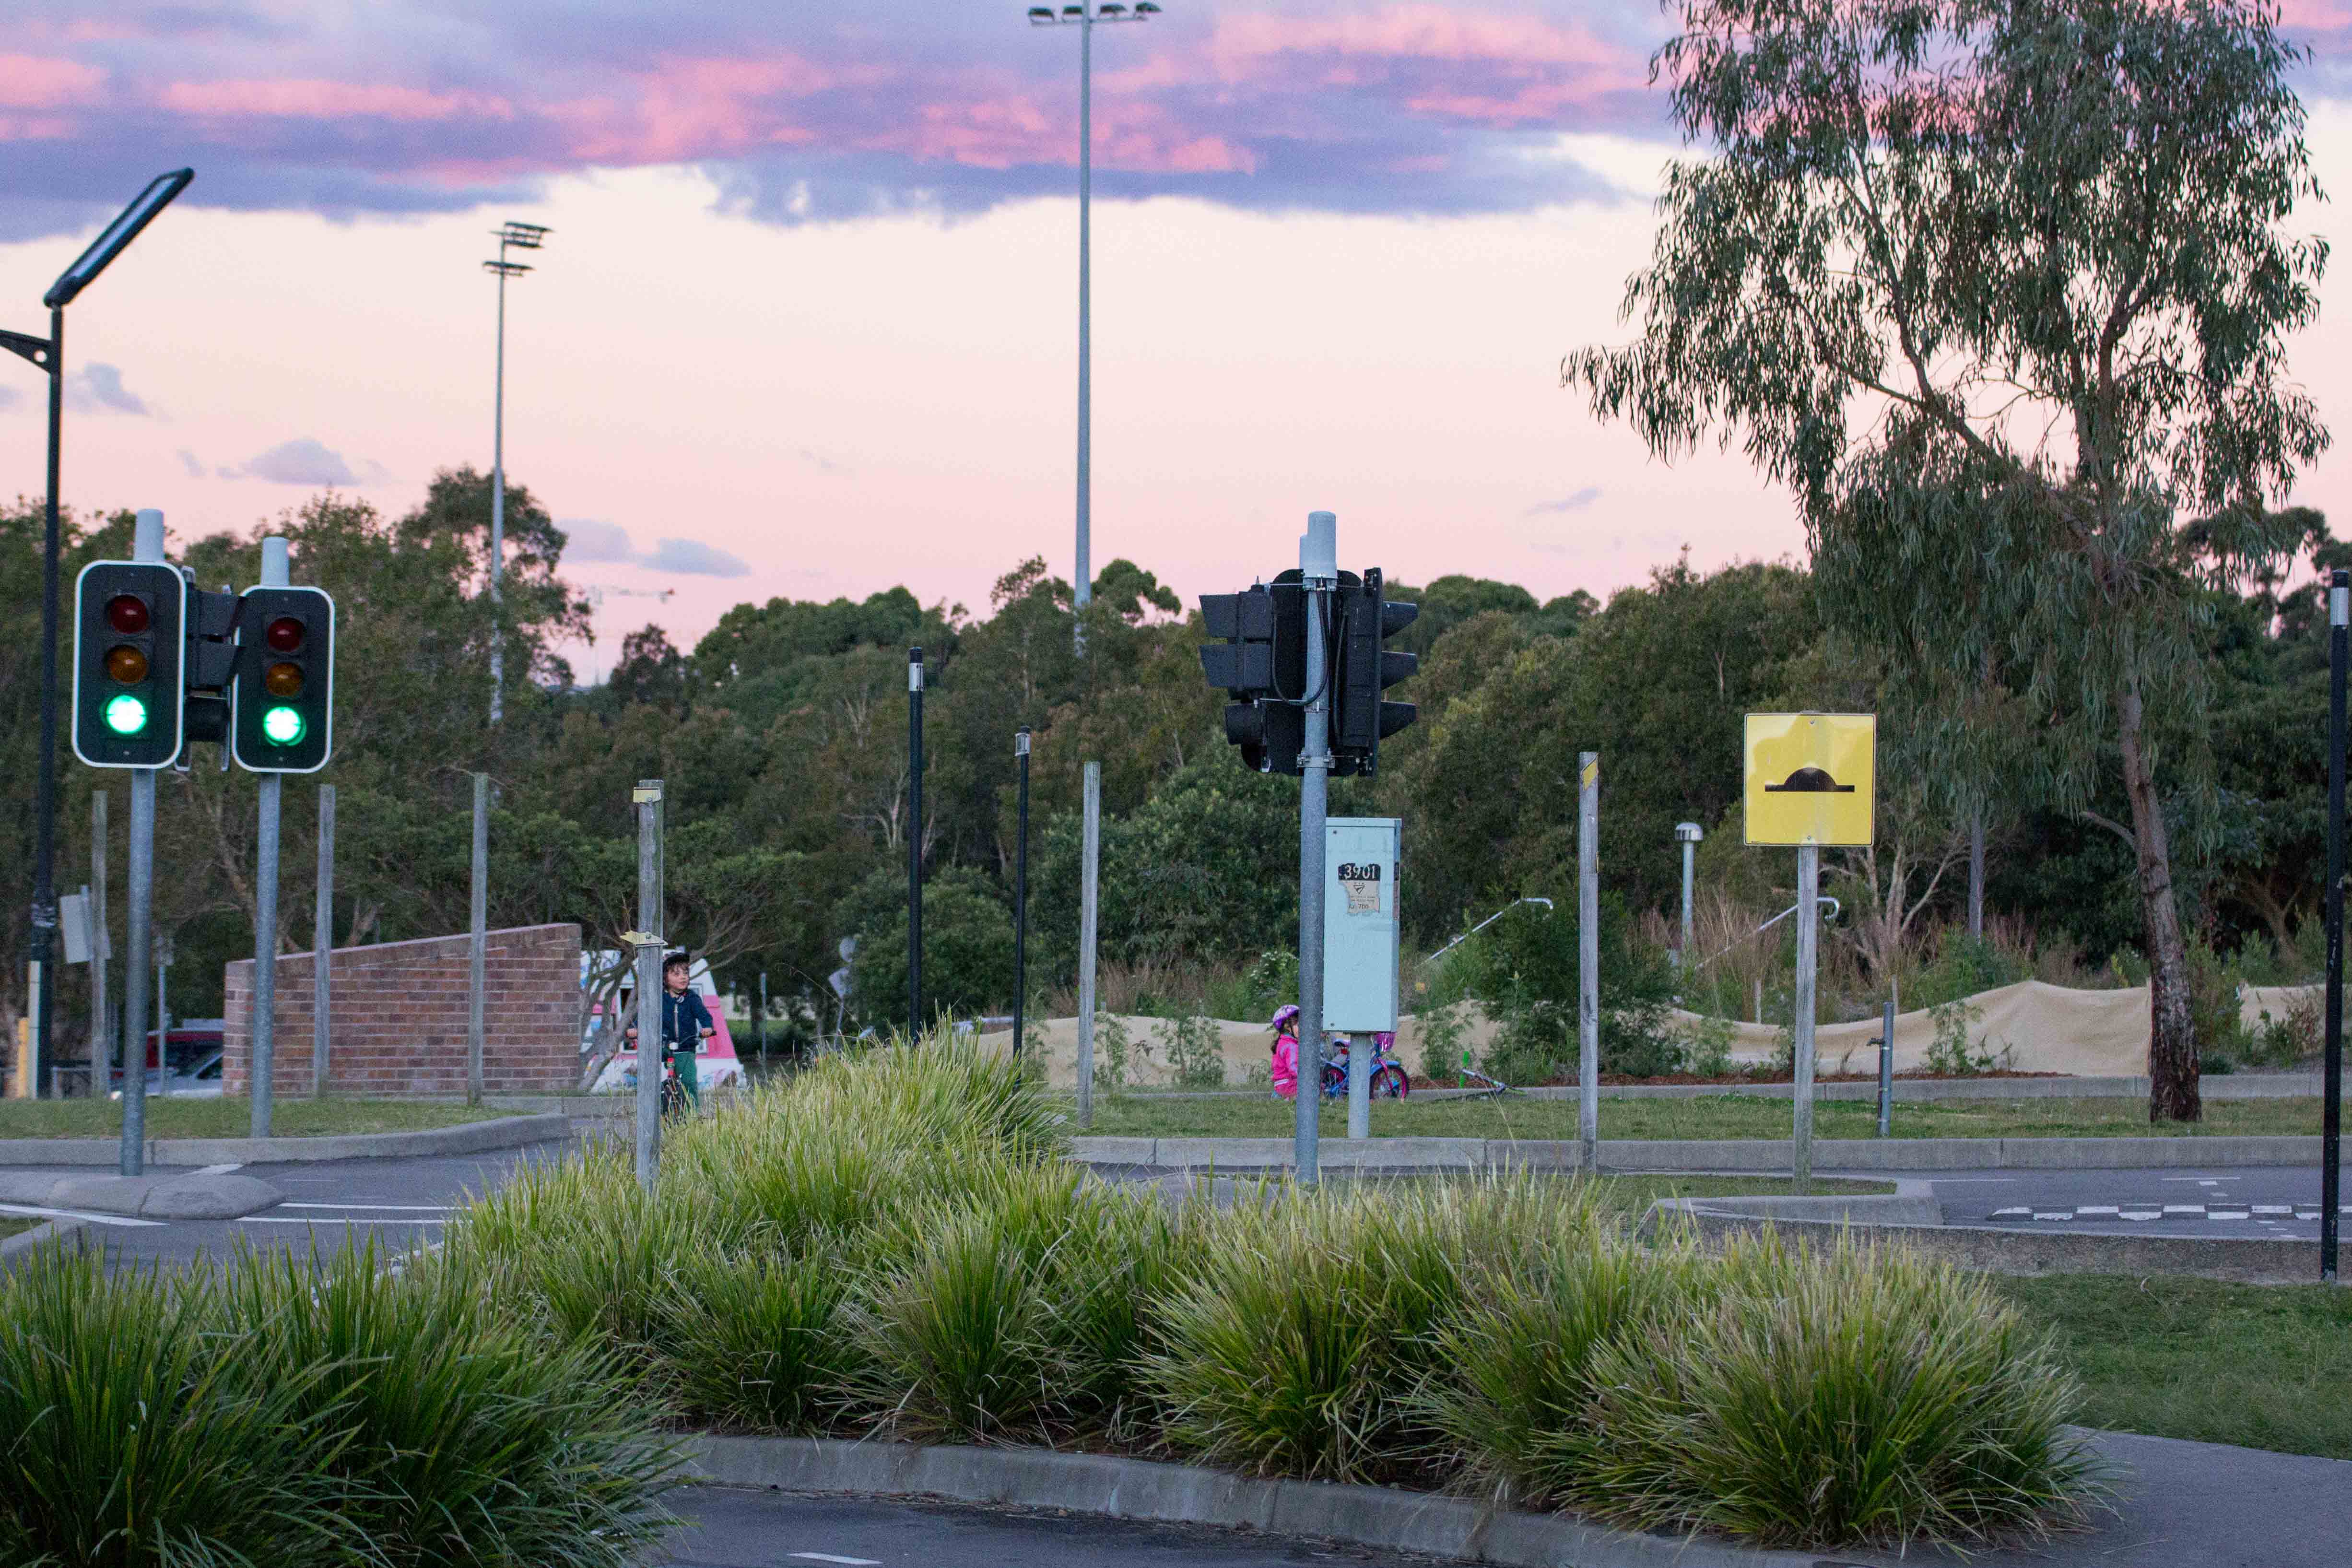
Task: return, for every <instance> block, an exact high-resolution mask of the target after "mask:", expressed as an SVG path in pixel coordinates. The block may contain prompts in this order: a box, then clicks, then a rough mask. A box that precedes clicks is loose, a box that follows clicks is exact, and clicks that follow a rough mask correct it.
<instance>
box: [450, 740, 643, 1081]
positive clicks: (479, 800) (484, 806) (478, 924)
mask: <svg viewBox="0 0 2352 1568" xmlns="http://www.w3.org/2000/svg"><path fill="white" fill-rule="evenodd" d="M473 894H474V897H473V910H472V921H471V924H470V925H469V926H468V927H467V931H468V935H469V940H468V941H467V944H466V989H467V1004H466V1103H467V1104H468V1105H479V1104H481V1103H482V1037H483V1034H484V1031H485V1029H486V1027H487V1026H488V1020H489V995H488V992H489V984H490V775H489V774H488V773H476V774H475V775H474V888H473ZM647 929H648V930H650V929H652V928H650V927H648V928H647Z"/></svg>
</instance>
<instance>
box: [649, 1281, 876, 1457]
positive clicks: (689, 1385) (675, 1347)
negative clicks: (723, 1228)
mask: <svg viewBox="0 0 2352 1568" xmlns="http://www.w3.org/2000/svg"><path fill="white" fill-rule="evenodd" d="M667 1283H668V1287H669V1295H668V1299H667V1301H666V1302H665V1304H664V1310H663V1318H664V1320H665V1323H666V1328H667V1339H666V1344H667V1346H668V1347H669V1351H670V1362H671V1365H672V1367H673V1368H674V1373H673V1381H674V1383H675V1384H676V1386H677V1401H678V1405H679V1406H680V1408H681V1409H682V1410H683V1411H684V1412H685V1413H686V1414H687V1415H689V1416H691V1417H695V1418H697V1419H699V1420H703V1421H707V1422H709V1423H710V1424H711V1425H713V1426H724V1427H732V1428H736V1429H739V1430H745V1431H752V1432H778V1433H782V1434H784V1435H786V1436H795V1437H801V1436H817V1435H818V1434H821V1433H824V1432H828V1431H831V1430H833V1429H834V1427H835V1426H836V1425H838V1423H839V1422H840V1420H841V1417H842V1414H843V1411H844V1409H845V1406H846V1405H847V1404H848V1402H849V1399H850V1390H851V1386H852V1384H853V1383H854V1380H855V1379H856V1376H857V1374H858V1373H860V1372H861V1371H863V1370H864V1368H865V1364H866V1362H865V1357H864V1355H863V1354H862V1353H861V1344H860V1342H859V1340H858V1338H857V1336H856V1335H855V1334H853V1333H851V1332H849V1331H848V1329H847V1326H846V1324H845V1322H844V1321H843V1309H844V1308H845V1306H846V1304H847V1302H848V1300H849V1295H850V1277H849V1274H848V1272H847V1270H846V1268H845V1266H844V1261H843V1259H842V1258H841V1256H840V1255H839V1254H838V1253H836V1252H834V1251H832V1250H830V1249H824V1248H820V1249H819V1250H815V1251H811V1252H807V1253H804V1254H803V1255H801V1256H799V1257H796V1258H793V1257H782V1256H775V1255H771V1254H762V1253H749V1254H738V1255H734V1256H727V1255H719V1254H706V1255H702V1256H698V1257H695V1258H688V1259H685V1260H682V1262H681V1263H680V1265H679V1266H678V1267H677V1269H676V1271H675V1272H674V1273H673V1274H672V1275H671V1276H670V1278H669V1279H668V1281H667Z"/></svg>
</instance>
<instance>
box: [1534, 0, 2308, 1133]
mask: <svg viewBox="0 0 2352 1568" xmlns="http://www.w3.org/2000/svg"><path fill="white" fill-rule="evenodd" d="M1679 5H1680V11H1681V24H1682V26H1681V31H1680V32H1679V34H1678V35H1677V36H1676V37H1674V38H1673V39H1672V40H1671V41H1669V42H1668V43H1667V44H1666V45H1665V46H1664V47H1663V48H1662V49H1661V50H1660V51H1659V53H1658V54H1657V56H1656V57H1655V58H1654V61H1653V71H1654V75H1656V76H1661V77H1663V78H1664V79H1665V80H1666V81H1667V83H1668V84H1669V86H1670V89H1671V92H1672V104H1673V111H1674V115H1675V120H1676V121H1677V122H1678V123H1679V125H1680V126H1681V128H1682V130H1683V131H1684V132H1685V136H1686V137H1687V138H1688V139H1689V140H1690V141H1692V142H1695V143H1696V144H1698V145H1699V146H1700V147H1701V148H1703V149H1704V153H1703V155H1701V156H1698V157H1695V158H1691V159H1687V160H1684V161H1680V162H1678V163H1676V164H1675V166H1674V168H1673V169H1672V170H1671V172H1670V174H1669V176H1668V180H1667V184H1666V188H1665V191H1664V195H1663V196H1662V198H1661V201H1660V218H1661V222H1660V227H1659V232H1658V236H1657V238H1656V241H1655V248H1654V254H1653V257H1652V259H1651V261H1650V263H1649V265H1648V266H1647V267H1646V268H1643V270H1641V271H1639V272H1637V273H1636V274H1634V276H1633V278H1632V279H1630V281H1629V283H1628V285H1627V289H1626V295H1625V300H1624V309H1625V312H1626V314H1627V317H1628V318H1629V319H1631V320H1634V321H1638V322H1639V324H1640V327H1641V336H1640V338H1639V339H1638V340H1637V341H1635V342H1633V343H1631V344H1630V345H1628V346H1624V347H1621V348H1592V349H1587V350H1584V351H1582V352H1580V353H1574V354H1571V355H1570V357H1569V358H1568V359H1567V361H1566V362H1565V363H1564V365H1563V367H1562V369H1563V376H1564V379H1565V380H1566V382H1567V383H1568V384H1570V385H1571V386H1574V387H1577V388H1579V389H1581V390H1582V391H1583V392H1584V393H1585V394H1587V395H1588V396H1589V397H1590V399H1591V405H1592V406H1593V408H1594V410H1595V411H1596V412H1597V413H1599V414H1601V415H1602V416H1612V417H1621V418H1624V419H1626V420H1628V421H1629V422H1630V423H1631V424H1632V425H1633V426H1634V427H1635V428H1636V429H1638V430H1639V431H1640V432H1641V433H1642V435H1643V437H1644V438H1645V439H1646V440H1647V442H1648V443H1649V445H1650V446H1651V447H1652V448H1653V449H1654V451H1656V452H1658V453H1660V454H1661V455H1665V456H1673V455H1675V454H1677V453H1679V452H1682V451H1685V450H1688V449H1691V448H1693V447H1696V444H1697V443H1698V442H1700V441H1701V440H1702V439H1706V438H1709V437H1712V438H1714V439H1717V441H1719V442H1721V443H1722V444H1724V445H1726V446H1728V445H1730V444H1731V443H1733V442H1738V443H1739V444H1740V445H1742V446H1743V447H1744V448H1745V449H1746V451H1747V452H1748V454H1749V455H1750V457H1751V458H1753V459H1754V460H1755V461H1756V462H1757V463H1758V464H1759V466H1760V467H1762V468H1764V469H1765V470H1766V471H1767V472H1769V474H1771V475H1772V476H1774V477H1775V478H1776V479H1780V480H1781V481H1784V482H1786V483H1787V484H1788V485H1789V486H1790V488H1791V489H1792V490H1793V491H1794V492H1795V494H1796V496H1797V498H1798V500H1799V501H1800V504H1801V509H1802V511H1803V514H1804V518H1805V521H1806V524H1807V528H1808V531H1809V532H1810V534H1811V540H1812V543H1813V547H1814V552H1815V567H1816V572H1817V574H1818V578H1819V584H1820V592H1821V593H1822V596H1823V605H1824V609H1825V613H1826V615H1827V616H1828V618H1829V619H1830V620H1831V621H1832V624H1833V625H1835V626H1839V627H1840V628H1841V629H1843V630H1845V631H1847V632H1850V633H1852V634H1854V635H1856V636H1858V637H1861V638H1862V639H1863V640H1864V641H1866V642H1867V643H1869V644H1871V645H1874V647H1877V648H1878V649H1880V650H1881V651H1882V652H1883V653H1884V655H1885V657H1886V658H1887V661H1888V665H1889V668H1890V669H1891V670H1893V671H1895V672H1896V673H1897V674H1903V673H1906V672H1907V673H1908V674H1910V675H1913V676H1916V677H1917V678H1918V679H1921V680H1923V681H1925V682H1928V683H1930V684H1937V683H1945V682H1949V681H1952V680H1955V679H1976V680H1982V679H1986V674H1987V671H1988V669H1990V671H1991V672H1992V679H2002V680H2005V681H2010V682H2013V683H2015V684H2017V685H2019V686H2021V689H2022V690H2023V692H2024V693H2025V697H2026V700H2027V701H2028V703H2029V704H2030V705H2031V707H2032V710H2034V713H2035V716H2036V718H2037V719H2038V721H2040V724H2041V728H2042V734H2043V736H2044V738H2045V739H2046V741H2047V742H2048V743H2047V744H2042V745H2037V746H2035V747H2034V748H2032V750H2031V751H2030V752H2029V753H2028V754H2027V756H2026V757H2025V758H2023V759H2021V763H2022V764H2023V765H2024V766H2026V767H2028V768H2030V769H2031V770H2032V771H2033V772H2034V773H2037V774H2038V775H2039V776H2038V777H2036V778H2035V779H2033V780H2032V784H2034V785H2035V787H2036V788H2037V789H2039V790H2041V791H2042V792H2045V793H2046V795H2047V796H2048V798H2050V799H2053V800H2055V801H2058V802H2060V803H2062V804H2063V805H2065V806H2066V807H2068V808H2070V809H2072V810H2074V811H2076V812H2078V813H2080V814H2083V815H2084V816H2086V817H2088V816H2090V812H2091V804H2090V803H2091V800H2092V790H2093V786H2094V784H2095V780H2096V778H2097V776H2098V770H2099V768H2100V766H2101V763H2102V758H2103V757H2108V756H2112V757H2114V758H2116V765H2117V766H2119V767H2120V771H2121V779H2120V783H2121V784H2122V787H2123V793H2124V795H2125V796H2126V799H2127V800H2128V802H2129V811H2128V814H2127V816H2128V821H2127V822H2116V821H2113V820H2110V819H2108V818H2105V817H2098V818H2095V819H2094V820H2096V821H2098V822H2099V823H2100V825H2101V826H2103V827H2105V828H2108V829H2111V830H2112V831H2113V832H2115V833H2116V835H2118V836H2120V837H2123V838H2124V839H2125V840H2126V841H2127V842H2128V843H2129V844H2130V846H2131V849H2132V852H2133V855H2134V857H2135V863H2136V865H2137V895H2138V903H2139V907H2140V914H2141V922H2142V927H2143V931H2144V936H2145V942H2146V946H2147V958H2148V962H2149V968H2150V971H2151V974H2152V980H2151V987H2150V1025H2149V1072H2150V1077H2151V1079H2152V1089H2151V1093H2150V1099H2149V1114H2150V1116H2151V1118H2152V1119H2158V1120H2167V1119H2169V1120H2184V1121H2193V1120H2196V1119H2197V1118H2198V1117H2199V1115H2200V1101H2199V1093H2198V1082H2197V1043H2196V1039H2195V1034H2194V1029H2193V1026H2192V1024H2191V1019H2190V1012H2189V984H2188V972H2187V961H2186V954H2185V951H2184V943H2183V938H2182V932H2181V923H2180V915H2179V903H2178V900H2177V899H2176V897H2175V893H2174V885H2173V867H2174V860H2175V857H2176V849H2175V846H2174V844H2173V841H2172V837H2173V830H2174V829H2173V825H2171V824H2169V823H2168V819H2167V805H2168V800H2170V801H2173V802H2176V803H2177V802H2179V801H2183V800H2189V799H2193V798H2194V797H2195V796H2197V795H2199V794H2200V792H2201V790H2202V789H2203V787H2204V785H2205V781H2206V780H2207V778H2208V777H2209V775H2210V752H2209V748H2208V745H2207V741H2206V736H2205V726H2204V724H2203V722H2202V721H2201V715H2202V712H2203V710H2204V704H2205V700H2206V692H2205V688H2204V684H2203V679H2202V676H2201V671H2200V661H2199V658H2198V646H2197V645H2198V630H2199V624H2198V623H2199V616H2200V605H2201V604H2204V603H2207V602H2209V601H2208V600H2207V599H2206V598H2205V596H2204V595H2203V594H2202V592H2201V590H2202V588H2203V587H2204V586H2206V585H2207V584H2208V583H2209V582H2210V578H2211V577H2212V576H2213V575H2214V574H2215V573H2216V572H2217V571H2218V572H2221V573H2225V574H2226V573H2230V572H2238V571H2242V570H2244V569H2245V566H2246V563H2249V562H2259V561H2263V560H2268V559H2273V558H2275V557H2276V555H2277V554H2278V553H2279V552H2280V551H2281V550H2282V549H2284V547H2285V546H2286V545H2287V544H2288V543H2289V540H2288V539H2287V538H2286V537H2285V536H2284V534H2283V533H2282V532H2281V531H2279V530H2278V529H2277V528H2276V527H2274V526H2273V522H2272V514H2270V513H2269V512H2268V511H2266V510H2265V505H2264V503H2265V502H2269V501H2273V500H2276V499H2277V498H2279V497H2282V496H2283V495H2284V493H2285V491H2286V490H2287V489H2288V487H2289V484H2290V482H2291V480H2292V479H2293V476H2294V471H2295V469H2296V468H2297V467H2298V465H2300V464H2303V463H2306V462H2308V461H2309V460H2310V459H2311V458H2314V457H2315V455H2316V454H2317V453H2318V452H2319V451H2320V450H2321V449H2322V448H2323V447H2324V446H2325V445H2326V439H2327V437H2326V431H2325V429H2324V428H2323V427H2322V426H2321V424H2320V421H2319V418H2318V416H2317V413H2316V411H2315V408H2314V406H2313V405H2312V403H2311V401H2310V399H2309V398H2308V397H2307V396H2305V395H2304V394H2303V393H2302V392H2301V390H2300V389H2299V388H2297V387H2296V386H2295V385H2294V384H2292V383H2291V382H2290V381H2289V379H2288V372H2287V364H2286V339H2287V337H2288V335H2289V334H2290V333H2292V332H2293V331H2295V330H2296V329H2297V328H2300V327H2302V326H2304V325H2305V324H2306V323H2308V322H2309V321H2312V320H2313V318H2314V316H2315V313H2316V310H2317V285H2318V281H2319V278H2320V275H2321V272H2322V269H2323V268H2324V267H2325V264H2326V245H2325V243H2324V242H2323V241H2321V240H2319V239H2316V238H2314V237H2305V236H2299V235H2296V234H2294V233H2293V232H2291V231H2290V230H2289V229H2288V227H2287V225H2288V222H2289V220H2290V218H2291V217H2292V216H2293V214H2294V207H2295V204H2296V203H2297V201H2298V200H2300V199H2302V198H2304V197H2306V196H2315V195H2317V194H2318V193H2317V187H2316V184H2315V181H2314V178H2313V176H2312V174H2311V168H2310V160H2309V156H2308V153H2307V152H2306V150H2305V145H2304V111H2303V108H2302V106H2301V104H2300V102H2299V101H2298V100H2297V99H2296V98H2295V95H2294V91H2293V89H2291V88H2290V86H2289V85H2288V82H2287V79H2286V78H2287V73H2288V71H2289V70H2290V69H2291V68H2294V66H2296V65H2297V64H2299V63H2300V61H2301V60H2302V58H2304V57H2303V52H2302V51H2300V50H2299V49H2297V48H2296V47H2294V45H2293V44H2291V43H2290V42H2288V41H2287V40H2285V39H2284V38H2282V37H2280V36H2279V34H2278V32H2277V13H2276V9H2275V7H2274V6H2273V5H2271V4H2270V3H2268V0H1679ZM2197 516H2201V517H2203V518H2205V519H2207V520H2210V521H2211V523H2212V526H2211V527H2210V531H2208V533H2207V534H2206V536H2205V537H2204V538H2203V539H2202V547H2201V548H2191V547H2190V546H2189V544H2188V543H2187V542H2185V540H2184V533H2185V531H2186V529H2187V523H2188V520H2189V519H2190V518H2191V517H2197ZM2217 563H2218V565H2217ZM1952 728H1953V730H1954V731H1955V733H1954V735H1953V736H1952V737H1951V738H1952V739H1954V740H1957V739H1958V733H1957V731H1958V729H1959V728H1960V725H1959V723H1958V721H1954V722H1953V725H1952ZM1955 749H1956V750H1957V748H1955Z"/></svg>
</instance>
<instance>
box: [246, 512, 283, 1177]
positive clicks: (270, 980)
mask: <svg viewBox="0 0 2352 1568" xmlns="http://www.w3.org/2000/svg"><path fill="white" fill-rule="evenodd" d="M261 585H262V586H263V587H265V588H283V587H284V586H286V541H285V540H283V539H278V538H269V539H265V540H263V541H262V542H261ZM285 789H286V775H285V774H283V773H264V774H262V775H261V816H260V822H259V824H258V831H257V833H256V835H255V839H256V852H255V856H254V858H255V860H256V862H257V864H256V866H255V868H254V888H253V910H254V913H253V1060H252V1069H253V1073H252V1081H251V1083H250V1084H249V1085H248V1087H247V1094H248V1095H249V1096H250V1100H249V1102H248V1103H249V1107H250V1109H251V1110H252V1132H253V1136H254V1137H256V1138H267V1137H268V1136H269V1113H270V1110H271V1105H272V1102H273V1101H274V1100H275V1099H276V1097H277V1092H278V1082H277V1077H276V1075H277V1071H278V808H279V806H280V805H281V804H282V802H283V801H284V798H285Z"/></svg>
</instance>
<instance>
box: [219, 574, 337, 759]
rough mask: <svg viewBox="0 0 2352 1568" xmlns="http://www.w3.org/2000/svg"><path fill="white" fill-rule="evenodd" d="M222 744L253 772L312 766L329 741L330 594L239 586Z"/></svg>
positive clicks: (332, 661) (332, 641)
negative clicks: (230, 714) (230, 708)
mask: <svg viewBox="0 0 2352 1568" xmlns="http://www.w3.org/2000/svg"><path fill="white" fill-rule="evenodd" d="M236 640H237V658H236V682H235V684H234V686H233V687H232V688H231V689H232V690H233V691H234V692H235V694H236V700H235V716H234V718H233V720H232V721H231V723H230V740H229V744H230V749H231V750H232V751H233V752H235V753H236V761H237V765H238V766H239V767H242V768H245V769H246V770H247V771H248V772H251V773H317V772H318V771H319V770H320V768H322V767H325V766H326V765H327V754H328V752H331V751H332V750H333V749H334V718H335V601H334V600H332V599H331V598H329V597H328V596H327V594H326V591H325V590H324V589H320V588H247V590H246V591H245V593H244V594H243V595H241V596H240V597H239V599H238V601H237V610H236Z"/></svg>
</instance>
